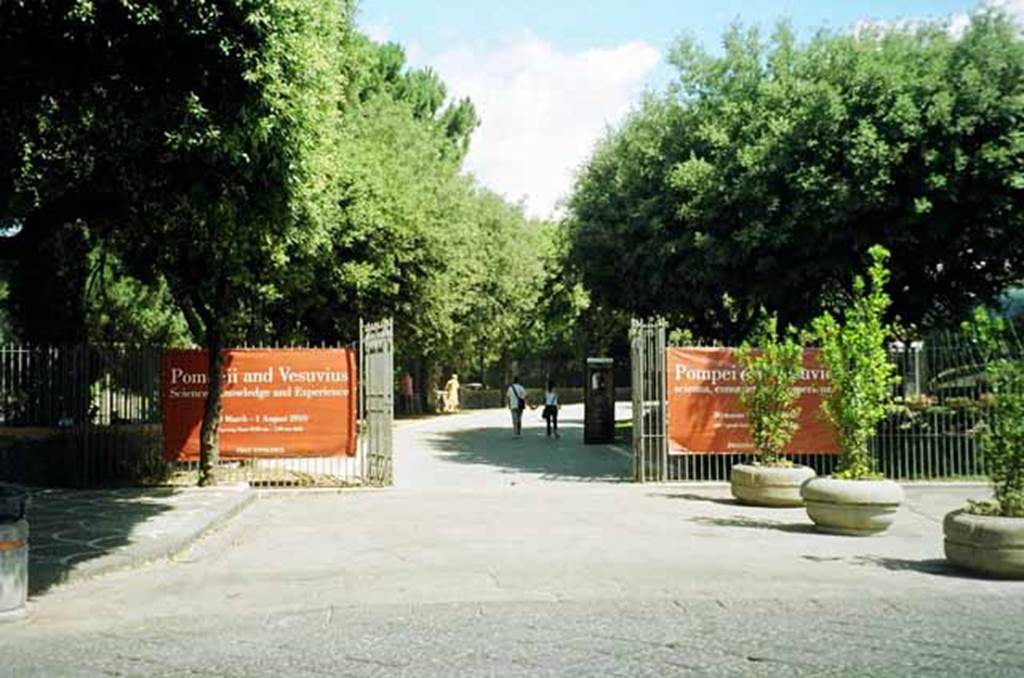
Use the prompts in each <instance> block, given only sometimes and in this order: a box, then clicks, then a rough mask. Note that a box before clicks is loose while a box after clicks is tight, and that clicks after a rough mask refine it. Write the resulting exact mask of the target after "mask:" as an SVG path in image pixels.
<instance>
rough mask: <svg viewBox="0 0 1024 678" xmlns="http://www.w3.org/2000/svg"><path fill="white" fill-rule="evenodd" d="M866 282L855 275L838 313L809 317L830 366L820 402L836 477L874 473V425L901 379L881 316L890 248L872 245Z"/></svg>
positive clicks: (824, 362)
mask: <svg viewBox="0 0 1024 678" xmlns="http://www.w3.org/2000/svg"><path fill="white" fill-rule="evenodd" d="M869 253H870V255H871V266H870V267H869V269H868V279H869V280H870V284H868V283H865V281H864V278H862V277H861V276H856V277H855V278H854V281H853V293H852V295H851V297H850V298H849V300H848V302H847V304H846V306H845V307H844V308H842V309H840V310H838V311H837V314H838V318H837V317H836V316H833V315H832V313H830V312H828V311H826V312H825V313H823V314H822V315H821V316H819V317H818V318H816V319H815V320H814V322H813V328H814V333H815V335H816V336H817V338H818V339H819V341H820V342H821V363H822V365H823V366H824V367H825V369H826V370H827V371H828V374H829V382H830V384H831V388H832V391H831V393H829V395H828V397H827V398H826V399H825V400H824V401H823V402H822V411H823V413H824V415H825V418H826V419H827V420H828V422H829V423H830V424H831V425H832V427H833V429H834V431H835V434H836V438H837V440H838V443H839V449H840V452H841V453H842V457H841V459H840V463H839V468H838V471H837V473H836V474H835V475H836V477H839V478H848V479H860V478H872V477H877V476H878V474H877V471H876V468H875V457H874V454H873V453H872V450H871V448H870V446H869V441H870V439H871V437H872V436H873V435H874V434H875V427H876V426H877V425H878V423H879V422H880V421H881V420H882V419H883V418H885V416H886V414H887V413H888V412H889V409H890V404H891V402H892V397H893V392H892V390H893V386H895V385H896V384H897V383H898V382H899V377H898V376H897V375H896V374H895V372H896V366H895V365H894V364H893V363H892V362H891V361H890V360H889V358H888V355H887V354H886V349H885V341H886V338H887V337H888V335H889V327H888V326H887V325H886V323H885V321H884V318H885V313H886V311H887V310H888V308H889V304H890V299H889V295H888V294H887V293H886V292H885V285H886V283H888V282H889V277H890V275H889V270H888V269H887V268H886V261H887V260H888V259H889V252H888V251H887V250H886V249H885V248H884V247H882V246H880V245H875V246H873V247H872V248H871V249H870V250H869Z"/></svg>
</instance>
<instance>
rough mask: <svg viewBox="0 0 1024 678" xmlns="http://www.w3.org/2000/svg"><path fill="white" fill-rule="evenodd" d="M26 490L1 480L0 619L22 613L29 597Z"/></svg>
mask: <svg viewBox="0 0 1024 678" xmlns="http://www.w3.org/2000/svg"><path fill="white" fill-rule="evenodd" d="M27 504H28V492H26V491H25V490H24V489H22V488H20V487H17V486H15V485H3V484H0V622H5V621H14V620H17V619H22V618H23V617H24V616H25V600H26V599H27V597H28V521H27V520H25V507H26V505H27Z"/></svg>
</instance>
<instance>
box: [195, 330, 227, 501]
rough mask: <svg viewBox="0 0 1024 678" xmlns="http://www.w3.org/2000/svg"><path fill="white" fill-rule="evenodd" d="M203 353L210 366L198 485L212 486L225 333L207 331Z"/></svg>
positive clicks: (200, 447)
mask: <svg viewBox="0 0 1024 678" xmlns="http://www.w3.org/2000/svg"><path fill="white" fill-rule="evenodd" d="M206 350H207V352H208V355H209V358H210V360H209V366H208V368H207V371H206V375H207V385H208V388H207V391H206V405H205V406H204V408H203V424H202V426H201V427H200V429H199V484H200V485H213V484H214V481H215V479H214V477H213V468H214V466H216V464H217V460H218V458H219V457H220V412H221V395H222V394H223V392H224V380H223V372H224V333H223V332H221V331H220V329H219V328H214V327H211V328H208V329H207V332H206Z"/></svg>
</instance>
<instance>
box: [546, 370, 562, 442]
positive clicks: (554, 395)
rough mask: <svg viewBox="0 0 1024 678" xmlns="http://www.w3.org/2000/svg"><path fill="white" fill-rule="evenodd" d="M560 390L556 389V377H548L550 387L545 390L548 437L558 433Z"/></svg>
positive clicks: (556, 435)
mask: <svg viewBox="0 0 1024 678" xmlns="http://www.w3.org/2000/svg"><path fill="white" fill-rule="evenodd" d="M558 407H559V405H558V391H556V390H555V381H554V379H548V387H547V389H545V391H544V414H543V415H542V416H543V417H544V421H545V422H546V423H547V430H548V438H550V437H551V434H552V433H554V434H555V437H556V438H558V437H560V436H559V435H558Z"/></svg>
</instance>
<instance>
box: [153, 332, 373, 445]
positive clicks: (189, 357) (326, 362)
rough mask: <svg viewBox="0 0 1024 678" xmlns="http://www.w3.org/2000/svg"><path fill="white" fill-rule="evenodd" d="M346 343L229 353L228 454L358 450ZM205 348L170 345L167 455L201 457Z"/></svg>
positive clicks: (224, 441)
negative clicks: (181, 348)
mask: <svg viewBox="0 0 1024 678" xmlns="http://www.w3.org/2000/svg"><path fill="white" fill-rule="evenodd" d="M355 360H356V358H355V355H354V352H353V351H351V350H349V349H333V348H332V349H230V350H227V351H225V352H224V369H223V372H222V377H221V378H222V381H223V383H224V395H223V400H222V410H221V424H220V454H221V458H223V459H249V458H253V457H258V458H264V459H267V458H289V457H336V456H345V455H347V456H355V453H356V367H355ZM207 365H208V362H207V353H206V351H198V350H184V351H177V350H175V351H166V352H165V353H164V356H163V374H162V389H161V393H162V407H163V432H164V456H165V457H166V458H168V459H172V460H190V459H198V458H199V427H200V425H201V423H202V420H203V409H204V405H205V402H206V393H207V383H208V379H207Z"/></svg>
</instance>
